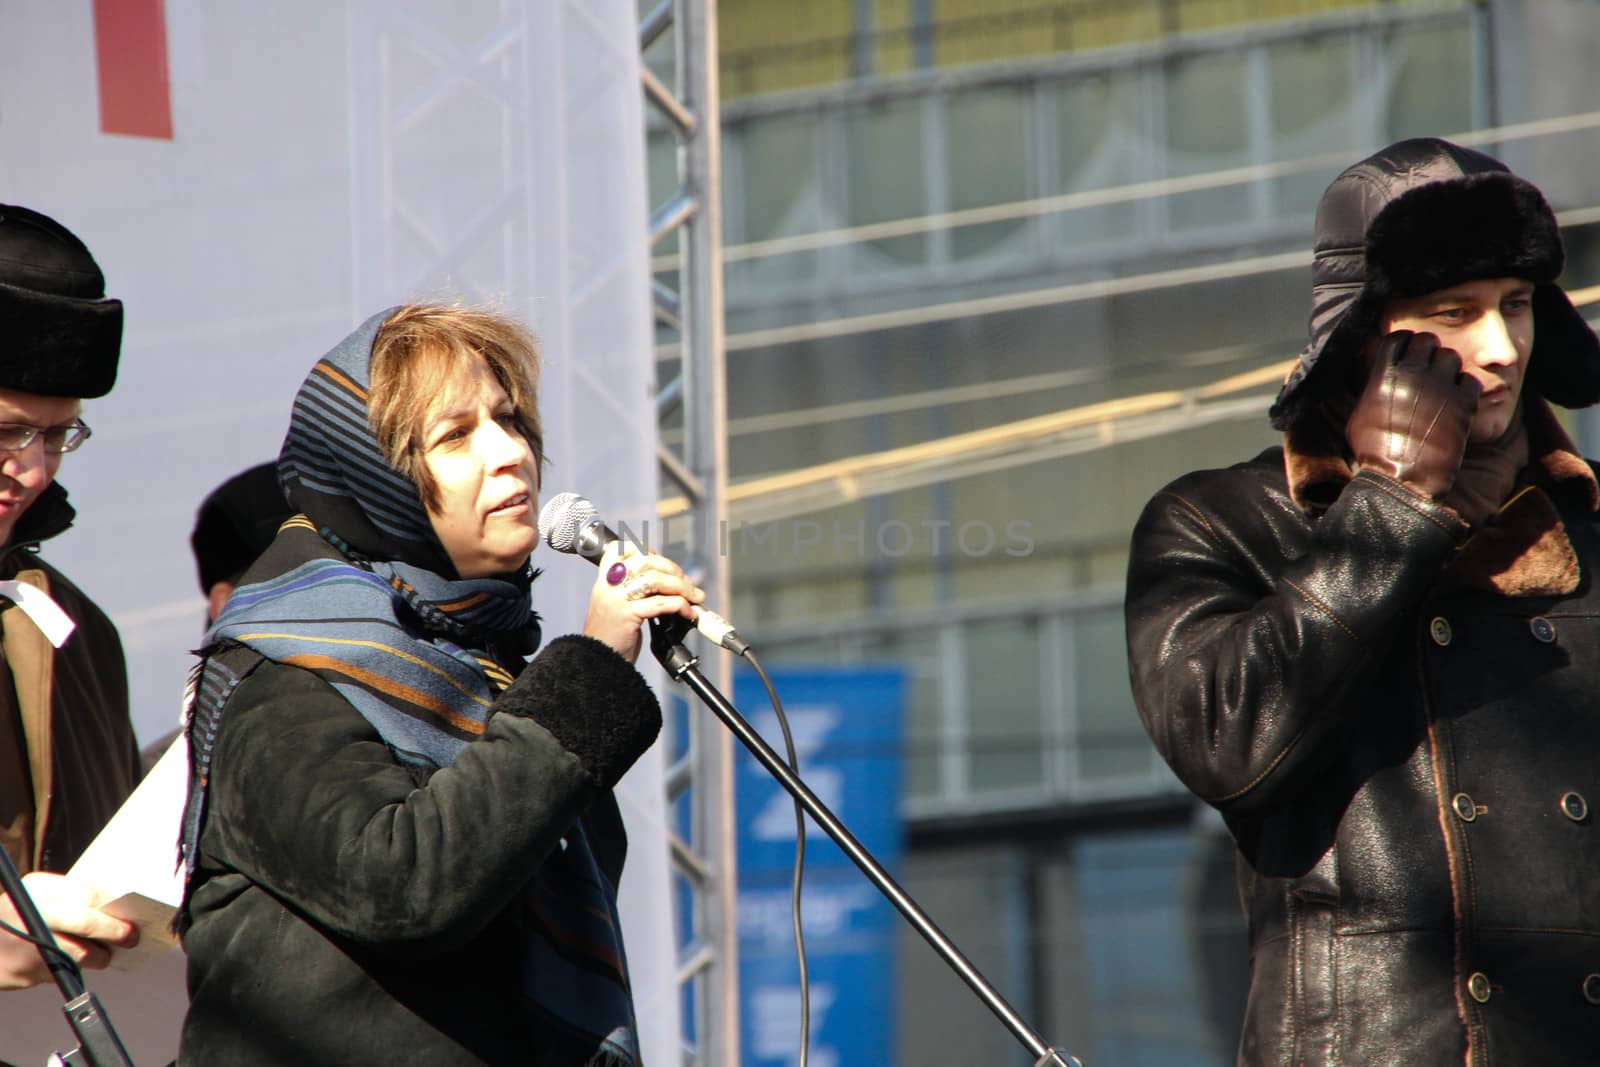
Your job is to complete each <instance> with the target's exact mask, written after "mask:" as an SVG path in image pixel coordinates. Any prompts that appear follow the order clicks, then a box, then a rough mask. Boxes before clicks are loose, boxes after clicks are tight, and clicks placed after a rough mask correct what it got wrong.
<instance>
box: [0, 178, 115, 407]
mask: <svg viewBox="0 0 1600 1067" xmlns="http://www.w3.org/2000/svg"><path fill="white" fill-rule="evenodd" d="M105 295H106V284H105V278H104V276H102V275H101V273H100V267H99V265H98V264H96V263H95V261H94V257H93V256H92V255H90V254H89V250H88V249H87V248H86V247H84V244H83V242H82V241H80V240H78V238H77V237H75V236H73V234H72V232H71V231H70V230H68V229H67V228H66V227H65V226H63V225H61V224H60V223H59V222H56V221H55V220H54V219H52V218H50V217H49V216H47V215H41V214H40V213H39V212H37V211H31V210H29V209H28V208H25V207H14V206H11V205H9V204H0V388H4V389H17V390H20V391H22V392H25V393H38V394H40V395H42V396H73V397H96V396H105V395H106V394H107V393H109V392H110V391H111V386H112V384H113V383H114V382H115V381H116V380H117V358H118V355H119V354H120V352H121V349H122V301H120V300H107V299H105Z"/></svg>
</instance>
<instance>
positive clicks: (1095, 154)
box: [1051, 73, 1141, 246]
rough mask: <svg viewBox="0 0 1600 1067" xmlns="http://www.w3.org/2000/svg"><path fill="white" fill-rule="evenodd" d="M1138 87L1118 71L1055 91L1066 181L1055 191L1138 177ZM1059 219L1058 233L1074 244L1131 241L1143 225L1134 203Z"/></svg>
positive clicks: (1104, 185)
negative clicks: (1140, 222) (1139, 221)
mask: <svg viewBox="0 0 1600 1067" xmlns="http://www.w3.org/2000/svg"><path fill="white" fill-rule="evenodd" d="M1137 86H1138V82H1137V81H1136V79H1135V76H1134V75H1132V74H1130V73H1117V74H1104V75H1094V76H1092V77H1087V78H1081V79H1078V80H1075V81H1072V82H1068V83H1064V84H1062V85H1060V86H1059V87H1058V88H1057V89H1056V90H1055V92H1056V94H1057V96H1056V115H1057V128H1056V139H1057V142H1058V143H1059V145H1060V154H1059V157H1058V158H1059V166H1060V170H1061V185H1060V188H1058V189H1053V190H1051V192H1056V193H1074V192H1080V191H1082V190H1085V189H1106V188H1110V187H1112V186H1117V185H1126V184H1128V183H1129V182H1132V181H1136V180H1137V179H1138V177H1139V172H1138V170H1137V165H1138V164H1137V157H1138V151H1137V150H1138V146H1139V144H1140V141H1141V137H1140V129H1139V108H1138V103H1139V101H1138V95H1137V93H1136V91H1135V90H1136V89H1137ZM1057 218H1058V219H1059V224H1058V229H1057V232H1058V233H1060V234H1061V236H1062V237H1063V238H1065V241H1066V244H1067V245H1069V246H1073V245H1080V244H1094V243H1098V242H1103V241H1119V240H1121V241H1125V240H1127V238H1128V236H1129V235H1131V234H1133V233H1134V232H1135V231H1136V230H1137V229H1138V225H1139V223H1138V218H1139V215H1138V207H1137V205H1135V204H1133V203H1123V204H1108V205H1106V206H1104V207H1091V208H1079V209H1077V210H1074V211H1066V212H1062V213H1061V214H1060V215H1058V216H1057Z"/></svg>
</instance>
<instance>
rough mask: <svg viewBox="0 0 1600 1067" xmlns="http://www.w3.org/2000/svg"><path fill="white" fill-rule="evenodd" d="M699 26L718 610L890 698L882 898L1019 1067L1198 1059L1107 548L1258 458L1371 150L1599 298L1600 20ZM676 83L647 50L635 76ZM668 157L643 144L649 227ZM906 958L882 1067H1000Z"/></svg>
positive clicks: (878, 9)
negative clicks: (901, 689)
mask: <svg viewBox="0 0 1600 1067" xmlns="http://www.w3.org/2000/svg"><path fill="white" fill-rule="evenodd" d="M646 6H653V4H652V5H643V4H642V5H641V12H643V11H644V10H645V7H646ZM718 23H719V32H720V47H719V51H720V75H721V93H722V120H721V130H722V154H723V169H722V188H723V193H724V197H723V211H724V214H723V227H724V237H725V248H726V252H725V255H726V275H725V278H726V313H727V314H726V322H727V364H726V368H727V398H728V433H729V450H728V454H729V463H730V480H731V482H732V489H731V491H730V496H729V499H730V511H729V525H728V530H727V536H726V537H725V539H724V542H723V550H724V553H725V560H724V561H725V563H726V565H727V567H728V569H729V571H730V572H731V575H732V581H733V587H734V590H735V593H734V602H733V604H732V605H731V607H732V611H731V612H730V614H731V615H732V616H733V617H734V618H736V619H738V620H739V622H740V624H741V630H743V631H744V632H746V633H747V634H748V635H750V636H751V637H752V638H754V639H756V640H758V642H759V645H760V647H762V648H763V649H764V650H765V651H766V658H767V659H768V660H770V661H774V662H784V661H787V662H792V663H809V664H828V665H839V664H855V663H860V664H894V665H899V666H900V667H901V668H902V669H903V670H904V671H905V676H906V682H907V689H906V692H907V694H908V699H907V703H906V708H905V730H904V735H903V742H902V746H901V749H900V755H901V756H902V757H903V760H904V773H903V775H902V776H901V781H902V782H903V785H902V793H901V795H899V796H898V797H888V796H886V797H883V798H882V802H883V803H884V804H885V805H894V806H896V807H897V808H898V810H899V812H900V813H901V816H902V817H903V820H904V826H905V831H906V835H907V843H908V849H907V852H906V855H905V857H904V864H903V867H902V872H901V873H902V874H903V878H902V881H903V883H904V884H905V885H906V887H907V888H908V889H909V890H910V891H911V893H912V894H913V895H914V896H915V897H916V898H917V899H918V900H920V901H921V902H922V903H923V904H924V906H926V907H927V909H928V910H929V912H930V913H931V914H932V915H933V916H934V918H935V919H936V920H938V921H939V922H940V924H941V925H942V926H943V927H944V929H945V930H946V931H947V932H948V933H949V934H950V935H951V937H952V938H953V939H954V940H955V941H956V942H957V943H958V944H959V945H960V946H961V947H962V948H963V949H964V950H965V951H966V952H967V953H968V955H970V956H971V957H972V958H973V960H974V961H975V962H976V963H977V964H978V965H979V966H980V968H982V969H983V970H984V972H985V973H986V974H987V975H988V976H989V977H990V978H991V979H993V980H994V981H995V983H996V984H997V985H998V986H1000V987H1001V988H1002V989H1003V990H1004V992H1005V994H1006V996H1007V997H1008V998H1009V999H1011V1001H1012V1003H1013V1004H1014V1005H1015V1006H1016V1007H1017V1008H1018V1009H1019V1010H1020V1011H1021V1012H1022V1013H1023V1014H1024V1015H1025V1016H1027V1017H1028V1018H1029V1019H1030V1020H1031V1021H1033V1022H1034V1023H1035V1025H1037V1026H1038V1027H1039V1029H1040V1030H1041V1031H1042V1032H1044V1033H1045V1034H1046V1035H1048V1036H1049V1037H1050V1038H1052V1039H1053V1040H1054V1041H1056V1042H1058V1043H1059V1044H1060V1045H1061V1046H1062V1047H1063V1048H1066V1049H1068V1050H1070V1051H1073V1052H1075V1053H1077V1054H1078V1055H1080V1056H1082V1057H1084V1058H1085V1059H1086V1060H1087V1061H1088V1062H1090V1063H1098V1064H1115V1065H1117V1067H1139V1065H1179V1064H1181V1065H1184V1067H1205V1065H1212V1064H1217V1065H1221V1064H1226V1063H1231V1062H1232V1059H1233V1046H1234V1041H1235V1035H1236V1032H1237V1028H1238V1016H1239V1012H1240V1009H1241V999H1242V993H1243V989H1244V983H1245V968H1246V963H1247V961H1246V958H1245V953H1244V941H1243V931H1242V920H1241V917H1240V915H1239V909H1238V905H1237V903H1236V899H1235V897H1234V893H1233V889H1232V877H1233V871H1232V851H1231V846H1230V844H1229V842H1228V840H1227V837H1226V834H1225V832H1224V831H1223V829H1222V827H1221V824H1220V822H1219V821H1218V820H1217V819H1215V817H1214V816H1211V815H1209V814H1208V813H1207V812H1205V811H1203V810H1197V809H1196V806H1195V804H1194V803H1193V802H1192V801H1191V799H1190V798H1189V796H1188V794H1187V793H1186V792H1185V791H1184V790H1183V788H1182V787H1181V786H1180V785H1179V784H1178V783H1177V782H1176V781H1175V779H1174V778H1173V777H1172V776H1171V774H1170V773H1169V772H1168V771H1167V770H1166V769H1165V767H1164V765H1163V764H1162V763H1161V762H1160V760H1159V759H1158V757H1157V756H1156V754H1155V752H1154V750H1153V748H1152V747H1151V745H1150V744H1149V742H1148V740H1147V739H1146V737H1145V735H1144V734H1143V732H1142V730H1141V728H1140V725H1139V722H1138V719H1137V716H1136V715H1135V713H1134V710H1133V707H1132V702H1131V698H1130V695H1129V691H1128V682H1127V666H1126V658H1125V653H1124V646H1123V631H1122V613H1121V599H1122V578H1123V571H1124V568H1125V563H1126V544H1127V539H1128V534H1129V531H1130V529H1131V527H1132V524H1133V522H1134V519H1135V517H1136V516H1137V514H1138V511H1139V509H1140V508H1141V506H1142V505H1143V503H1144V501H1145V500H1147V499H1148V498H1149V497H1150V495H1151V494H1152V493H1153V492H1154V491H1155V490H1156V489H1157V488H1159V487H1160V486H1161V485H1162V484H1164V483H1165V482H1166V481H1168V480H1170V479H1171V478H1173V477H1175V476H1177V475H1178V474H1180V473H1183V472H1184V471H1187V470H1191V469H1195V468H1198V467H1206V466H1217V465H1223V464H1227V463H1231V462H1234V461H1237V460H1240V459H1243V458H1245V457H1247V456H1249V455H1252V454H1254V453H1255V452H1257V451H1259V450H1261V449H1263V448H1267V447H1270V446H1272V445H1273V444H1275V436H1274V434H1273V433H1272V432H1271V431H1270V429H1269V427H1268V426H1267V423H1266V418H1265V412H1266V408H1267V405H1268V404H1269V402H1270V399H1271V397H1272V395H1273V394H1274V393H1275V391H1276V386H1277V382H1278V380H1279V379H1281V377H1282V374H1283V373H1284V369H1285V366H1284V365H1285V361H1287V360H1289V359H1292V358H1293V356H1294V354H1295V353H1296V352H1297V351H1298V349H1299V348H1300V346H1301V345H1302V344H1303V342H1304V338H1305V321H1306V315H1307V310H1308V294H1309V269H1308V268H1309V263H1310V253H1309V249H1310V234H1311V224H1312V212H1313V209H1314V206H1315V203H1316V200H1317V198H1318V196H1319V195H1320V193H1321V191H1322V189H1323V188H1324V187H1325V186H1326V184H1327V182H1328V181H1329V180H1330V179H1331V178H1332V177H1333V175H1334V174H1336V173H1337V172H1338V171H1339V170H1340V169H1342V167H1343V166H1345V165H1346V164H1348V163H1350V162H1353V161H1354V160H1356V159H1358V158H1360V157H1361V156H1363V155H1365V154H1367V153H1368V152H1370V151H1372V150H1374V149H1376V148H1378V147H1380V146H1382V145H1384V144H1386V143H1389V142H1391V141H1393V140H1397V139H1399V138H1402V137H1408V136H1416V135H1425V134H1426V135H1442V136H1446V137H1450V138H1452V139H1454V140H1458V141H1463V142H1466V143H1471V144H1474V145H1476V146H1478V147H1481V148H1482V149H1484V150H1485V151H1488V152H1489V153H1491V154H1494V155H1497V156H1499V157H1500V158H1502V159H1504V160H1506V161H1507V162H1508V163H1510V164H1511V165H1512V167H1513V168H1514V169H1516V170H1517V171H1519V172H1520V173H1522V174H1523V175H1525V176H1527V177H1529V178H1531V179H1532V180H1533V181H1535V182H1536V183H1537V184H1539V185H1540V186H1541V187H1542V188H1543V189H1544V190H1545V191H1546V193H1547V195H1548V196H1549V198H1550V200H1551V202H1552V205H1553V206H1554V207H1555V208H1556V210H1557V211H1558V213H1559V215H1560V218H1561V221H1562V223H1563V225H1564V228H1565V234H1566V239H1567V245H1568V270H1567V275H1566V279H1565V281H1566V284H1567V286H1568V288H1569V290H1578V291H1579V293H1578V299H1579V301H1580V303H1582V302H1586V301H1588V300H1592V299H1594V296H1593V295H1590V294H1586V293H1584V292H1582V291H1583V290H1584V289H1585V288H1586V287H1588V286H1593V285H1595V284H1596V283H1600V260H1597V248H1596V244H1597V241H1596V230H1597V227H1596V226H1595V225H1594V223H1595V222H1596V221H1600V182H1597V180H1596V178H1595V177H1594V176H1595V174H1596V173H1597V168H1596V164H1597V163H1600V136H1597V133H1596V131H1597V127H1600V112H1596V111H1594V110H1593V107H1594V101H1596V100H1600V92H1597V91H1596V90H1597V89H1600V84H1597V82H1600V76H1597V74H1596V73H1595V69H1594V66H1593V64H1592V63H1591V62H1590V61H1589V58H1588V57H1590V56H1592V55H1594V54H1595V53H1596V50H1597V48H1600V3H1597V2H1595V0H1056V2H1050V0H722V2H721V3H720V4H719V5H718ZM671 47H672V46H671V44H670V35H668V37H667V38H666V39H664V40H663V41H662V42H659V43H658V44H657V45H656V46H654V47H653V48H652V49H651V50H650V51H649V52H647V53H646V59H647V62H648V63H649V64H650V65H651V66H652V67H653V68H658V69H659V70H660V72H662V73H663V75H664V76H665V75H666V73H667V71H668V70H669V67H670V55H671ZM675 151H676V148H675V142H674V139H673V137H672V135H671V132H670V131H669V130H668V129H666V128H665V127H664V126H662V127H659V128H652V129H651V131H650V133H649V153H650V165H651V179H652V195H653V202H654V203H660V202H661V200H662V199H663V198H664V197H665V196H666V195H667V190H669V189H670V188H671V187H672V183H673V182H674V181H675V174H676V171H675V161H674V153H675ZM654 253H655V259H654V263H653V265H654V269H655V271H656V276H657V278H658V279H659V280H661V281H662V282H665V283H667V284H668V285H672V286H674V287H676V283H677V278H676V273H675V272H676V268H677V257H676V249H675V247H674V245H673V242H672V240H671V239H668V240H665V241H662V242H661V243H659V244H658V245H657V246H656V247H655V249H654ZM675 341H676V339H675V336H674V334H673V333H672V332H671V330H670V329H666V328H662V329H661V330H659V331H658V335H657V358H658V366H659V368H660V375H659V377H660V380H662V381H669V380H672V379H673V378H674V377H675V376H676V370H677V366H676V361H677V350H676V347H675ZM1575 430H1576V431H1577V433H1578V436H1579V438H1580V442H1581V443H1583V444H1584V445H1585V446H1586V449H1587V451H1589V452H1590V453H1591V454H1593V452H1594V451H1595V448H1596V444H1597V438H1596V435H1595V434H1594V433H1593V432H1592V428H1591V427H1590V426H1589V425H1587V424H1586V423H1584V422H1583V421H1581V420H1580V421H1579V423H1578V424H1577V425H1576V426H1575ZM671 432H672V431H671V428H670V424H669V428H668V431H667V435H668V439H669V441H670V438H671ZM671 491H672V490H671V489H670V487H669V488H667V489H665V490H664V492H667V493H670V492H671ZM674 507H675V505H674V504H673V502H672V501H670V500H669V501H668V502H667V503H666V505H665V506H664V512H665V513H666V514H668V515H670V514H672V513H673V511H674ZM879 755H881V753H880V754H879ZM897 952H898V957H899V959H898V963H899V972H898V973H899V978H898V987H899V998H898V1008H897V1031H898V1039H897V1047H898V1048H899V1050H900V1052H899V1055H898V1059H897V1062H898V1063H900V1064H906V1065H909V1064H927V1063H939V1064H1003V1063H1023V1062H1029V1061H1028V1060H1027V1059H1026V1058H1025V1057H1024V1055H1023V1054H1022V1052H1021V1051H1020V1050H1019V1049H1017V1048H1015V1046H1014V1044H1013V1042H1012V1041H1011V1039H1010V1037H1009V1036H1008V1035H1007V1034H1006V1033H1005V1032H1004V1030H1003V1029H1002V1028H1001V1027H1000V1026H999V1025H998V1024H997V1023H996V1022H995V1021H994V1020H993V1019H992V1018H991V1017H990V1016H989V1015H988V1013H987V1012H986V1011H985V1010H984V1009H983V1008H982V1007H981V1006H980V1005H979V1004H978V1003H977V1001H975V1000H973V999H972V998H971V997H970V996H969V995H968V994H967V992H966V991H965V989H964V988H963V987H962V986H961V985H960V983H959V982H958V981H957V980H956V979H955V978H954V977H953V976H952V975H950V974H949V973H948V972H947V971H946V970H945V969H944V967H943V965H942V964H939V963H938V962H937V961H936V960H935V958H934V956H933V955H932V954H931V953H930V952H929V951H928V950H927V949H926V947H925V946H923V945H922V943H921V942H920V941H919V940H917V939H916V937H915V935H913V934H912V933H910V932H909V930H906V931H904V932H903V934H902V936H901V937H900V939H899V948H898V950H897ZM746 1010H748V1005H747V1006H746Z"/></svg>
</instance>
